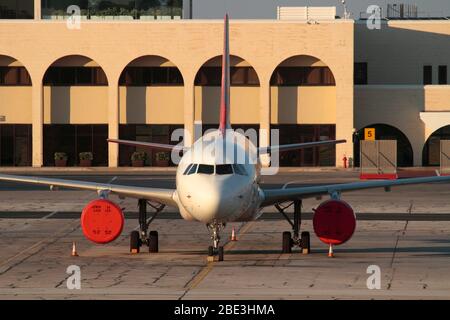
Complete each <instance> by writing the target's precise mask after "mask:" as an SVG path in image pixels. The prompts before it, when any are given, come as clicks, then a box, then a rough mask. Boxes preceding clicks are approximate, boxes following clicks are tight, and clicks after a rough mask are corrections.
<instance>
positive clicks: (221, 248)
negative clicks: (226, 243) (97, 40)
mask: <svg viewBox="0 0 450 320" xmlns="http://www.w3.org/2000/svg"><path fill="white" fill-rule="evenodd" d="M218 254H219V258H218V260H219V261H223V247H219V252H218Z"/></svg>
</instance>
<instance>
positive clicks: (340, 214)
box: [313, 200, 356, 245]
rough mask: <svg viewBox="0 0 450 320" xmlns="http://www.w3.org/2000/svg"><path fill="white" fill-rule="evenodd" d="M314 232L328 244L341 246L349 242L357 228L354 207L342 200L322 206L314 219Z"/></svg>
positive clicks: (330, 201) (324, 203)
mask: <svg viewBox="0 0 450 320" xmlns="http://www.w3.org/2000/svg"><path fill="white" fill-rule="evenodd" d="M313 225H314V232H315V233H316V235H317V236H318V237H319V239H320V240H321V241H322V242H324V243H326V244H334V245H339V244H343V243H344V242H346V241H348V240H349V239H350V238H351V237H352V235H353V232H355V228H356V217H355V213H354V212H353V209H352V207H350V205H348V204H347V203H346V202H344V201H341V200H328V201H325V202H323V203H322V204H320V205H319V206H318V207H317V209H316V211H315V213H314V218H313Z"/></svg>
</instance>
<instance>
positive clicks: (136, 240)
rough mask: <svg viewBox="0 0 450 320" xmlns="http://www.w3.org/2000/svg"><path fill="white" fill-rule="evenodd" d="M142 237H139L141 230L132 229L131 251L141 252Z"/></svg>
mask: <svg viewBox="0 0 450 320" xmlns="http://www.w3.org/2000/svg"><path fill="white" fill-rule="evenodd" d="M140 243H141V239H140V237H139V231H136V230H135V231H131V233H130V252H131V253H139V247H140Z"/></svg>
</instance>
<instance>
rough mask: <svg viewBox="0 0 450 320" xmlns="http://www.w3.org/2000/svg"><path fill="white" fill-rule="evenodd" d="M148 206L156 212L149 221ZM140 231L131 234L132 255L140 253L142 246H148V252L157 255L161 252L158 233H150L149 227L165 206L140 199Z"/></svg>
mask: <svg viewBox="0 0 450 320" xmlns="http://www.w3.org/2000/svg"><path fill="white" fill-rule="evenodd" d="M147 204H148V205H150V206H151V207H152V208H153V209H155V212H154V213H153V216H152V217H151V218H150V219H148V220H147ZM138 206H139V231H136V230H134V231H132V232H131V234H130V252H131V253H134V254H135V253H139V251H140V247H141V246H142V244H146V245H147V246H148V252H150V253H156V252H158V251H159V246H158V231H150V232H148V227H149V226H150V224H151V223H152V221H153V220H154V219H155V218H156V216H157V215H158V213H159V212H161V211H162V210H163V209H164V207H165V206H164V205H162V204H158V205H155V204H152V203H150V202H148V201H147V200H145V199H139V201H138Z"/></svg>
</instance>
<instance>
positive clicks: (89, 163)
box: [80, 160, 92, 167]
mask: <svg viewBox="0 0 450 320" xmlns="http://www.w3.org/2000/svg"><path fill="white" fill-rule="evenodd" d="M80 167H92V160H80Z"/></svg>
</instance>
